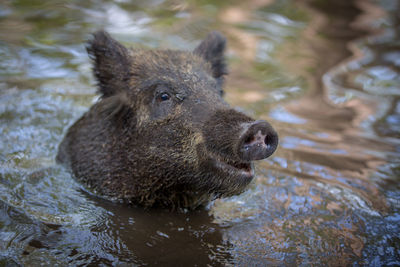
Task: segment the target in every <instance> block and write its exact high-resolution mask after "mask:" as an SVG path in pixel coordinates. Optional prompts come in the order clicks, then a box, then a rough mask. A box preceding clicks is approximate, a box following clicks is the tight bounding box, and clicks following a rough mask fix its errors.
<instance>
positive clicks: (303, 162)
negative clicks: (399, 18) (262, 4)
mask: <svg viewBox="0 0 400 267" xmlns="http://www.w3.org/2000/svg"><path fill="white" fill-rule="evenodd" d="M297 4H298V5H299V6H300V7H301V8H302V9H306V10H308V12H309V13H310V14H311V15H310V17H311V18H312V19H311V21H310V22H309V23H308V26H307V28H306V29H305V30H304V32H303V34H302V36H301V38H299V39H298V40H297V41H296V42H287V43H285V47H282V48H280V49H279V51H278V55H277V57H278V59H279V60H280V61H281V63H282V64H283V65H284V66H285V68H286V69H287V70H288V71H289V72H291V73H296V74H299V75H301V76H302V77H306V79H307V88H308V91H307V93H306V94H305V95H304V96H303V97H301V98H299V99H295V100H294V101H291V102H289V103H286V104H284V109H285V110H287V111H289V112H290V113H291V114H294V115H296V116H297V117H299V118H303V119H305V120H304V121H305V122H304V123H300V124H290V123H284V122H280V121H273V122H272V123H273V125H274V126H275V127H276V128H277V129H278V132H279V134H280V139H281V140H282V141H281V147H280V148H279V149H278V151H277V152H276V153H275V157H278V158H281V159H282V160H283V161H285V162H286V164H280V163H279V161H274V159H273V158H272V159H271V160H268V161H263V162H261V163H259V166H260V167H261V169H263V170H272V172H270V173H268V174H273V175H274V174H276V177H279V176H280V175H279V174H282V173H283V174H286V175H287V176H288V177H292V178H297V179H298V180H300V181H301V182H300V183H299V185H296V186H295V189H294V192H295V194H296V195H297V196H300V197H301V196H305V197H306V198H307V199H312V200H313V202H314V204H312V206H313V209H315V211H316V212H317V211H323V210H327V211H328V212H329V213H330V214H331V215H326V217H324V216H325V215H324V216H322V215H315V216H314V215H313V216H311V217H310V218H304V217H303V216H301V214H302V213H301V211H294V214H296V215H298V216H293V217H292V216H290V211H289V209H290V208H289V207H290V205H291V204H292V203H293V199H292V198H293V197H294V196H293V193H291V192H289V193H288V194H287V196H279V197H277V196H276V195H275V194H272V193H271V191H268V189H265V190H266V192H267V193H265V192H264V194H265V196H264V198H268V206H269V209H270V210H271V211H274V210H280V208H281V207H283V208H284V210H285V214H286V215H287V217H286V218H285V219H282V218H283V217H285V216H282V215H280V218H276V219H274V220H273V221H272V222H267V219H266V222H265V223H264V224H263V226H261V227H259V228H256V229H257V230H256V231H253V232H252V234H251V235H248V234H247V235H246V234H243V235H240V234H239V233H238V232H237V231H235V230H234V229H233V230H231V231H230V232H226V233H225V234H226V237H225V238H227V239H228V240H232V242H233V243H235V244H236V245H238V246H242V247H243V248H244V249H246V250H247V251H248V252H247V253H248V256H249V257H250V258H257V257H258V258H259V257H260V255H264V257H263V258H264V259H266V260H269V261H270V262H271V263H273V262H274V260H275V259H276V257H272V258H266V257H268V256H269V255H271V253H272V254H273V253H274V252H275V253H278V252H279V253H287V254H286V255H288V254H290V253H291V252H292V251H291V249H292V248H293V247H287V246H286V247H285V244H288V242H289V241H288V240H297V241H296V242H297V243H296V246H295V248H296V249H297V250H298V252H299V253H304V254H306V255H307V253H310V251H309V250H308V251H306V250H307V249H310V247H312V248H313V249H315V250H314V251H313V252H314V253H316V254H315V255H309V256H310V258H311V259H312V258H313V256H315V257H316V258H318V259H322V258H323V259H324V260H323V262H325V263H328V265H329V266H345V265H348V263H349V262H354V259H355V257H358V258H360V257H361V256H362V249H363V248H364V243H365V238H364V234H363V231H364V229H363V228H364V225H363V222H362V221H355V220H354V219H353V213H354V211H353V210H352V207H351V205H352V204H353V203H348V205H346V204H347V203H346V200H345V199H341V201H340V202H336V201H337V200H338V199H340V198H335V196H334V197H332V199H326V198H327V197H328V196H329V195H330V194H331V195H334V192H328V190H327V189H326V187H324V190H326V192H323V193H319V194H311V191H312V188H315V187H316V186H315V184H316V182H321V184H323V185H330V186H331V187H338V188H341V189H343V190H345V191H346V190H347V191H349V192H351V194H352V195H358V196H359V197H360V198H361V199H362V200H363V201H365V203H366V205H367V206H368V208H371V209H372V210H373V211H377V212H378V213H380V214H382V215H384V214H386V213H387V211H388V204H387V202H386V199H385V196H384V195H383V193H382V192H381V191H380V189H379V188H378V186H377V184H375V182H374V181H372V180H371V179H370V176H371V174H372V173H373V172H374V171H376V170H377V167H378V166H380V165H382V164H384V163H386V162H387V159H386V158H385V156H383V155H384V153H382V152H388V151H394V148H393V146H392V144H390V143H388V142H387V141H385V140H380V139H379V138H378V137H377V136H376V135H375V134H370V133H369V132H368V129H365V127H364V126H363V123H364V122H365V121H366V120H368V119H369V118H371V117H372V118H374V119H376V116H377V114H378V113H379V110H378V109H379V108H380V105H379V103H378V101H379V99H378V98H373V97H371V98H356V99H351V100H348V101H346V102H345V103H344V104H334V103H332V102H331V100H330V99H329V98H328V96H327V94H328V93H327V91H328V88H327V85H326V84H325V83H324V80H323V79H324V75H326V74H327V73H330V72H331V71H332V70H333V69H340V68H341V67H343V66H345V65H347V64H349V62H352V61H354V60H358V59H360V58H362V57H364V56H365V55H363V54H362V53H361V52H360V51H359V50H358V49H357V45H356V43H355V41H357V40H359V39H360V38H364V37H366V36H371V35H376V34H379V31H374V30H372V29H371V28H370V26H369V24H370V23H371V21H373V20H376V19H377V18H380V17H381V16H383V15H384V14H385V13H384V12H383V11H382V10H381V9H380V8H378V7H377V6H375V5H373V4H371V3H368V2H367V1H357V0H353V1H349V0H338V1H311V0H299V1H297ZM222 14H224V15H226V16H227V17H228V19H227V21H229V22H232V21H233V22H236V21H239V22H243V21H244V20H246V19H248V16H247V13H246V10H245V9H244V10H238V9H231V10H229V9H228V10H227V11H225V13H222ZM229 32H230V33H231V35H232V36H234V35H235V34H236V32H235V31H229ZM241 38H242V39H243V40H246V41H244V42H247V40H249V45H247V46H246V48H245V49H248V50H251V51H246V52H241V51H240V49H244V48H241V47H240V46H239V45H237V44H236V45H233V49H234V51H235V53H237V54H239V55H240V58H243V59H245V60H244V62H240V63H236V64H234V65H233V67H232V68H233V71H232V74H231V75H230V77H229V79H228V88H235V87H236V88H238V87H239V88H240V87H242V88H246V87H249V88H252V90H254V92H253V91H251V92H249V93H248V95H245V94H240V95H239V94H237V93H235V92H234V93H233V96H234V97H229V94H231V95H232V93H231V92H229V91H228V100H229V101H230V102H233V103H234V104H237V105H240V104H243V102H257V101H259V100H260V99H262V98H265V94H263V93H262V91H263V90H262V88H260V86H261V85H260V84H259V83H257V82H252V81H251V79H249V77H246V75H243V74H241V70H243V69H244V68H246V62H245V61H247V60H248V61H250V62H251V61H254V57H255V56H254V55H255V49H256V47H257V39H256V38H254V37H253V36H250V37H247V36H244V35H242V37H241ZM298 54H302V55H306V56H304V57H302V58H299V57H296V55H298ZM336 78H337V77H330V79H335V81H336ZM339 81H340V79H339ZM339 85H342V87H344V88H345V86H344V84H340V83H339ZM344 88H343V90H345V89H344ZM235 98H236V100H235ZM261 117H262V118H265V119H269V118H268V115H267V114H264V115H261ZM287 137H295V138H298V139H299V140H307V141H311V142H313V143H315V144H314V145H310V144H309V143H307V144H297V145H296V146H295V147H294V148H293V147H291V148H285V147H284V146H282V143H284V142H285V138H287ZM337 151H339V152H337ZM316 166H319V167H322V169H323V173H324V174H323V173H322V172H321V171H320V169H321V168H316ZM268 174H265V173H264V175H260V176H259V179H258V181H257V183H258V184H260V183H266V182H265V181H267V180H268ZM266 186H269V187H277V188H278V187H280V188H282V187H284V186H285V185H282V184H280V183H279V182H274V183H270V184H267V185H266ZM272 192H274V191H272ZM282 199H283V200H282ZM349 201H351V199H349ZM353 201H355V200H353ZM216 203H217V209H218V208H219V207H218V204H219V202H218V201H217V202H216ZM321 203H322V204H321ZM271 206H272V207H271ZM260 208H261V209H262V207H260ZM299 209H301V208H299ZM297 212H298V213H297ZM215 214H216V215H217V216H218V211H217V212H215ZM271 216H273V214H272V215H271ZM330 216H331V217H330ZM341 221H346V223H343V222H341ZM329 222H334V223H333V224H330V225H329ZM310 229H311V230H312V231H311V230H310ZM302 231H304V232H302ZM310 232H311V234H312V233H314V234H315V233H318V235H315V236H312V235H308V234H310ZM293 233H298V236H291V235H293ZM321 238H322V239H321ZM258 240H264V242H261V243H258ZM309 242H313V244H310V243H309ZM318 242H320V243H318ZM314 243H315V244H314ZM265 244H267V245H265ZM321 244H322V245H321ZM343 244H344V246H343ZM314 245H315V246H314ZM251 246H253V248H252V249H249V247H251ZM318 246H319V247H318ZM270 247H272V248H273V249H271V251H268V249H269V248H270ZM261 248H262V249H261ZM263 249H264V250H263ZM253 253H254V254H253ZM318 253H320V254H319V255H318ZM298 259H299V258H298ZM299 260H300V259H299ZM278 262H280V263H282V262H281V261H278ZM301 263H304V262H298V264H301Z"/></svg>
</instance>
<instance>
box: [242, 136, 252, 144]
mask: <svg viewBox="0 0 400 267" xmlns="http://www.w3.org/2000/svg"><path fill="white" fill-rule="evenodd" d="M253 140H254V136H253V135H249V136H247V138H246V139H245V140H244V144H245V145H248V144H251V143H252V142H253Z"/></svg>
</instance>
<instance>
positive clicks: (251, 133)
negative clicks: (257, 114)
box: [239, 121, 278, 160]
mask: <svg viewBox="0 0 400 267" xmlns="http://www.w3.org/2000/svg"><path fill="white" fill-rule="evenodd" d="M247 127H248V128H247V130H246V132H245V134H244V135H243V137H242V138H241V139H242V140H243V141H242V143H241V145H240V146H239V154H240V156H241V158H242V159H244V160H259V159H264V158H267V157H269V156H270V155H272V153H274V151H275V150H276V147H277V145H278V135H277V134H276V132H275V130H274V129H273V128H272V126H271V125H270V124H269V123H268V122H266V121H256V122H254V123H252V124H251V125H250V126H247Z"/></svg>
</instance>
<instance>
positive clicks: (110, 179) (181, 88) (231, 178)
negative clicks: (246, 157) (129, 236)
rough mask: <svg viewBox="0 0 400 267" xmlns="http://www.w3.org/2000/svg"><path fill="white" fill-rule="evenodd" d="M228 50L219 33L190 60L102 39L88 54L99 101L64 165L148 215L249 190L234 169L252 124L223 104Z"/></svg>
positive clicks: (64, 149)
mask: <svg viewBox="0 0 400 267" xmlns="http://www.w3.org/2000/svg"><path fill="white" fill-rule="evenodd" d="M225 45H226V40H225V37H223V36H222V35H221V34H220V33H217V32H212V33H210V34H209V35H208V36H207V37H206V38H205V40H203V42H201V43H200V44H199V46H198V47H197V48H196V49H195V50H194V51H193V52H185V51H173V50H149V51H146V50H141V49H127V48H125V47H124V46H123V45H122V44H120V43H119V42H117V41H116V40H114V39H113V38H111V36H109V35H108V34H107V33H106V32H104V31H99V32H97V33H95V34H94V35H93V38H92V39H91V40H90V41H89V42H88V46H87V51H88V53H89V56H90V58H91V59H92V60H93V65H94V67H93V69H94V75H95V78H96V80H97V83H98V90H99V93H100V94H101V98H100V99H99V101H98V102H97V103H95V104H94V105H93V106H92V107H91V108H90V110H89V111H88V112H86V113H85V114H84V115H83V116H82V117H81V118H80V119H79V120H78V121H77V122H76V123H75V124H74V125H72V126H71V127H70V128H69V130H68V132H67V134H66V136H65V138H64V140H63V142H62V143H61V144H60V147H59V152H58V155H57V161H58V162H60V163H62V164H65V165H68V166H69V167H70V168H71V169H72V172H73V174H74V176H75V178H76V179H77V180H78V181H80V182H82V183H84V184H85V185H86V186H87V187H89V188H91V189H92V190H94V191H95V192H97V193H98V194H100V195H103V196H107V197H110V198H115V199H121V200H124V201H126V202H131V203H134V204H138V205H142V206H145V207H151V206H162V207H168V208H188V209H194V208H196V207H198V206H199V205H202V204H205V203H206V202H207V201H209V200H211V199H213V198H216V197H220V196H230V195H234V194H238V193H240V192H242V191H243V190H244V189H245V187H246V186H247V185H248V184H249V183H250V181H251V177H250V178H249V177H248V176H246V175H242V173H241V172H240V171H237V172H235V171H232V169H234V166H241V164H243V162H241V159H240V158H239V156H238V153H237V148H238V144H239V139H240V135H241V133H242V132H243V128H242V126H241V125H242V124H243V123H249V122H252V121H254V120H253V119H252V118H250V117H248V116H246V115H244V114H242V113H240V112H237V111H235V110H233V109H231V108H230V107H229V106H228V105H227V104H226V102H224V100H223V99H222V96H221V91H222V87H221V81H222V78H223V76H224V75H226V74H227V70H226V64H225V60H224V51H225ZM224 164H225V165H228V164H230V166H232V167H231V168H230V169H229V168H228V169H223V168H220V167H218V166H222V165H224Z"/></svg>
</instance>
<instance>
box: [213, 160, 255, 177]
mask: <svg viewBox="0 0 400 267" xmlns="http://www.w3.org/2000/svg"><path fill="white" fill-rule="evenodd" d="M215 165H216V166H217V167H218V168H219V169H222V170H223V171H225V172H229V173H230V174H234V175H238V174H239V175H241V176H245V177H248V178H251V177H253V176H254V171H253V168H252V164H251V162H225V161H221V160H217V159H215Z"/></svg>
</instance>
